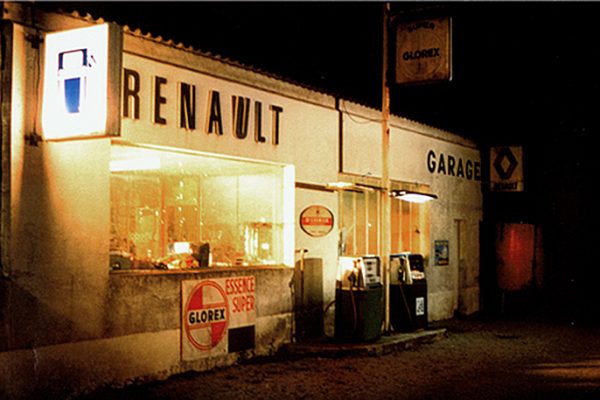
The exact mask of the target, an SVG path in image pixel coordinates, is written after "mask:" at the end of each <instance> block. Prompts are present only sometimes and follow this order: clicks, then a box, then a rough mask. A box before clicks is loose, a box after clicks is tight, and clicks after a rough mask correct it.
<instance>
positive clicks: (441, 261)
mask: <svg viewBox="0 0 600 400" xmlns="http://www.w3.org/2000/svg"><path fill="white" fill-rule="evenodd" d="M449 253H450V251H449V244H448V241H447V240H435V241H434V259H435V265H438V266H440V265H448V264H449V263H450V255H449Z"/></svg>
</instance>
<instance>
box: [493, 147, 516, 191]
mask: <svg viewBox="0 0 600 400" xmlns="http://www.w3.org/2000/svg"><path fill="white" fill-rule="evenodd" d="M524 186H525V184H524V180H523V148H522V147H520V146H500V147H492V148H491V149H490V188H491V190H492V192H522V191H523V190H524Z"/></svg>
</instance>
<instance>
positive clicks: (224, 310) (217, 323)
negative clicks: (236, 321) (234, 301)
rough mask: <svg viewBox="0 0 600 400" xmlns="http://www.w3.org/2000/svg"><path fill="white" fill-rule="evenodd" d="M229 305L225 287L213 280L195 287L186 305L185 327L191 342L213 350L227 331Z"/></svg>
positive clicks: (197, 346) (203, 348)
mask: <svg viewBox="0 0 600 400" xmlns="http://www.w3.org/2000/svg"><path fill="white" fill-rule="evenodd" d="M228 322H229V305H228V303H227V295H226V293H225V291H224V290H223V288H222V287H221V286H220V285H219V284H217V283H216V282H213V281H203V282H200V283H199V284H198V285H197V286H195V287H194V289H193V290H192V293H191V294H190V296H189V298H188V302H187V304H186V306H185V321H184V329H185V333H186V335H187V337H188V340H189V341H190V343H191V344H192V345H193V346H194V347H196V348H197V349H200V350H211V349H212V348H214V347H215V346H217V345H218V344H219V343H220V342H221V340H222V339H223V337H224V336H225V334H226V333H227V325H228Z"/></svg>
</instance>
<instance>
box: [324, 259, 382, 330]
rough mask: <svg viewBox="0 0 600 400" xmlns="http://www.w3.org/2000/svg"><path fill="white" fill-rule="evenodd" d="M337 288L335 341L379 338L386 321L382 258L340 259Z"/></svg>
mask: <svg viewBox="0 0 600 400" xmlns="http://www.w3.org/2000/svg"><path fill="white" fill-rule="evenodd" d="M336 285H337V287H336V291H335V338H336V339H339V340H348V341H370V340H375V339H378V338H379V337H380V336H381V323H382V320H383V286H382V285H381V260H380V259H379V257H377V256H363V257H340V259H339V262H338V278H337V283H336Z"/></svg>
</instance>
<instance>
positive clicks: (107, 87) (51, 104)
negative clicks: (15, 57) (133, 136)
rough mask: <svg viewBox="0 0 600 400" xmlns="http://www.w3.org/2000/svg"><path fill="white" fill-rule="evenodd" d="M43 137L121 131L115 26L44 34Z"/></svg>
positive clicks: (119, 51)
mask: <svg viewBox="0 0 600 400" xmlns="http://www.w3.org/2000/svg"><path fill="white" fill-rule="evenodd" d="M44 44H45V56H44V95H43V103H42V131H43V135H44V139H46V140H58V139H71V138H81V137H96V136H118V135H119V133H120V118H119V98H120V86H121V85H120V78H121V64H122V61H121V60H122V33H121V30H120V28H119V27H118V26H117V25H116V24H108V23H106V24H101V25H94V26H91V27H86V28H79V29H72V30H68V31H61V32H54V33H48V34H46V38H45V41H44Z"/></svg>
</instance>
